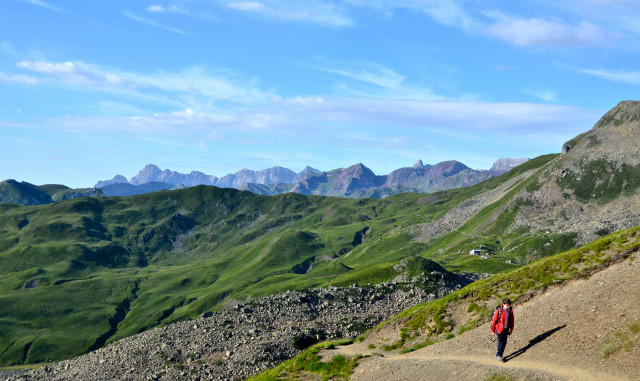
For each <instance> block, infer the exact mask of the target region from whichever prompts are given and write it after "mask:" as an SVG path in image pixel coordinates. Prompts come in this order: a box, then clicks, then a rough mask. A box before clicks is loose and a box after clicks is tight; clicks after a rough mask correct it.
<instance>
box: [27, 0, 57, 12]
mask: <svg viewBox="0 0 640 381" xmlns="http://www.w3.org/2000/svg"><path fill="white" fill-rule="evenodd" d="M22 1H23V2H25V3H29V4H33V5H37V6H38V7H42V8H46V9H49V10H51V11H55V12H61V13H62V12H64V11H63V10H62V9H61V8H58V7H56V6H55V5H51V4H49V3H46V2H44V1H42V0H22Z"/></svg>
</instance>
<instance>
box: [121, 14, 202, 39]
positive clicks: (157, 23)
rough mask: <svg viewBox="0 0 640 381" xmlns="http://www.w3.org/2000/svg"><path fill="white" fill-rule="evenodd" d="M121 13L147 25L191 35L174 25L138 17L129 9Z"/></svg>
mask: <svg viewBox="0 0 640 381" xmlns="http://www.w3.org/2000/svg"><path fill="white" fill-rule="evenodd" d="M122 14H123V15H124V16H126V17H128V18H130V19H132V20H134V21H137V22H139V23H142V24H147V25H150V26H154V27H156V28H161V29H165V30H168V31H170V32H173V33H178V34H182V35H184V36H191V35H192V34H191V33H188V32H185V31H183V30H181V29H178V28H174V27H171V26H167V25H164V24H161V23H159V22H156V21H153V20H149V19H147V18H144V17H140V16H138V15H136V14H134V13H131V12H129V11H122Z"/></svg>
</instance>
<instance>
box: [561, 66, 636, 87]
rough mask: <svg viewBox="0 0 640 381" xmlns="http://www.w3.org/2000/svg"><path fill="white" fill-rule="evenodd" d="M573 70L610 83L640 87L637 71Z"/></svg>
mask: <svg viewBox="0 0 640 381" xmlns="http://www.w3.org/2000/svg"><path fill="white" fill-rule="evenodd" d="M573 70H575V71H578V72H580V73H584V74H589V75H593V76H596V77H599V78H602V79H606V80H608V81H613V82H618V83H624V84H627V85H633V86H640V70H636V71H612V70H602V69H598V70H594V69H580V68H574V69H573Z"/></svg>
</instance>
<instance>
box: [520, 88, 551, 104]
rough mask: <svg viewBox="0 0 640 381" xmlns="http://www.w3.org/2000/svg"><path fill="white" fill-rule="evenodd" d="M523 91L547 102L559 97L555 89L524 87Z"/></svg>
mask: <svg viewBox="0 0 640 381" xmlns="http://www.w3.org/2000/svg"><path fill="white" fill-rule="evenodd" d="M523 92H524V93H526V94H529V95H532V96H534V97H536V98H538V99H542V100H543V101H546V102H555V101H556V100H557V97H558V93H557V92H556V91H555V90H533V89H524V90H523Z"/></svg>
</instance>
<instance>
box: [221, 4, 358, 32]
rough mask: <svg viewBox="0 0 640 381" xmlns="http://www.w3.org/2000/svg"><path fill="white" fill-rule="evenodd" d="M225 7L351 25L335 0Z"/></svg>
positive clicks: (274, 17) (294, 19) (280, 17)
mask: <svg viewBox="0 0 640 381" xmlns="http://www.w3.org/2000/svg"><path fill="white" fill-rule="evenodd" d="M227 7H228V8H230V9H234V10H237V11H241V12H253V13H256V14H259V15H261V16H263V17H266V18H268V19H272V20H277V21H287V22H311V23H315V24H320V25H323V26H327V27H333V28H336V27H338V28H339V27H347V26H352V25H353V21H352V20H351V19H350V18H349V17H348V16H346V9H345V8H344V7H343V6H340V5H338V3H335V2H326V1H304V2H279V1H276V2H272V3H271V4H269V5H266V4H264V3H261V2H257V1H239V2H231V3H227Z"/></svg>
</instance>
